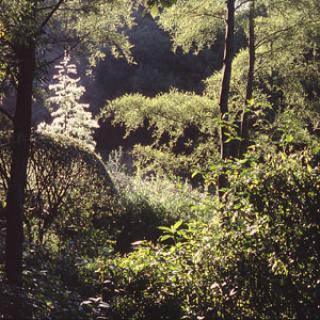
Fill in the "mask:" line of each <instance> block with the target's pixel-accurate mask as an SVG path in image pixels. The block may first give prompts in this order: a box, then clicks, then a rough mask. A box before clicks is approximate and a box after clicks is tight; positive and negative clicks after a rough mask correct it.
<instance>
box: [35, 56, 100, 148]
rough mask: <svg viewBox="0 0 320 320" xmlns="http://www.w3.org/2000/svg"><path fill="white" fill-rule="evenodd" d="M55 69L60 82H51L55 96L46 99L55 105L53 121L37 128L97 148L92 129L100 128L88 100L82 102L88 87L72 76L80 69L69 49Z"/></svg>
mask: <svg viewBox="0 0 320 320" xmlns="http://www.w3.org/2000/svg"><path fill="white" fill-rule="evenodd" d="M56 69H57V70H58V74H56V75H55V76H54V79H55V80H57V83H55V84H52V85H50V86H49V89H50V90H51V92H52V96H51V97H49V98H48V100H47V102H48V105H49V107H50V106H51V107H52V106H53V109H54V111H53V112H52V114H51V115H52V117H53V121H52V122H51V124H46V123H44V122H42V123H40V125H39V126H38V130H39V131H41V132H45V133H48V134H51V135H53V136H55V135H60V136H67V137H69V138H71V139H75V140H76V141H77V142H78V143H80V144H82V145H84V146H86V147H87V148H89V149H90V150H91V151H94V148H95V141H94V139H93V130H94V129H95V128H98V122H97V121H96V120H94V119H92V114H91V113H90V112H89V111H87V109H88V108H89V104H85V103H81V102H80V98H81V96H82V94H83V93H84V91H85V89H84V87H83V86H81V85H79V81H80V78H77V79H74V78H72V77H71V75H74V76H75V75H76V74H77V69H76V66H75V65H74V64H70V56H69V55H68V54H67V53H66V54H65V57H64V59H63V60H62V61H61V63H60V64H59V65H57V66H56Z"/></svg>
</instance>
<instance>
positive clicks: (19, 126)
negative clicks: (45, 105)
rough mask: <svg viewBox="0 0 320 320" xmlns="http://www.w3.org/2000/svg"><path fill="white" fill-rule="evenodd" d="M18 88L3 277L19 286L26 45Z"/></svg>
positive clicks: (26, 135)
mask: <svg viewBox="0 0 320 320" xmlns="http://www.w3.org/2000/svg"><path fill="white" fill-rule="evenodd" d="M16 54H17V58H18V60H19V65H18V88H17V100H16V110H15V116H14V132H13V141H12V142H13V143H12V160H11V172H10V180H9V184H8V193H7V206H6V218H7V232H6V270H5V271H6V277H7V279H8V282H9V283H10V284H12V285H16V286H19V287H20V286H22V250H23V248H22V247H23V207H24V200H25V186H26V180H27V164H28V158H29V147H30V134H31V115H32V89H33V78H34V69H35V46H34V44H33V41H29V42H28V41H27V40H26V42H25V43H24V44H21V45H18V46H17V48H16Z"/></svg>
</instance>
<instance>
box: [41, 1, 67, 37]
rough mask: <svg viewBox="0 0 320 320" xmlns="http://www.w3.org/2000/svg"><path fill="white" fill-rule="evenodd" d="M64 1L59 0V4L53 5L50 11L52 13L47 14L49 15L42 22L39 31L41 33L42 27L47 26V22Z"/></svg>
mask: <svg viewBox="0 0 320 320" xmlns="http://www.w3.org/2000/svg"><path fill="white" fill-rule="evenodd" d="M63 2H64V0H59V1H58V2H57V4H56V5H55V6H54V7H53V9H52V10H51V11H50V13H49V14H48V15H47V17H46V18H45V19H44V21H43V22H42V23H41V25H40V28H39V31H38V33H41V31H42V29H43V28H44V27H45V26H46V24H47V23H48V22H49V20H50V19H51V17H52V16H53V15H54V13H55V12H56V11H57V10H58V9H59V7H60V6H61V4H62V3H63Z"/></svg>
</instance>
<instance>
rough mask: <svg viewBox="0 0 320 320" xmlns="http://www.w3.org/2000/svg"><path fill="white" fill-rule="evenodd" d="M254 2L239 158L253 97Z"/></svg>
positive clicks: (246, 136)
mask: <svg viewBox="0 0 320 320" xmlns="http://www.w3.org/2000/svg"><path fill="white" fill-rule="evenodd" d="M254 15H255V0H251V3H250V9H249V39H248V40H249V71H248V80H247V88H246V104H245V107H244V109H243V112H242V119H241V133H240V137H241V142H240V149H239V157H242V156H243V155H244V154H245V153H246V152H247V150H248V146H249V130H250V114H251V113H250V110H249V108H250V100H252V97H253V88H254V72H255V62H256V48H255V21H254Z"/></svg>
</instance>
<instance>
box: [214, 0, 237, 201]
mask: <svg viewBox="0 0 320 320" xmlns="http://www.w3.org/2000/svg"><path fill="white" fill-rule="evenodd" d="M226 6H227V14H226V21H225V28H226V30H225V44H224V59H223V77H222V84H221V92H220V102H219V106H220V117H221V120H222V121H224V122H226V121H228V112H229V108H228V102H229V92H230V82H231V71H232V60H233V46H234V14H235V0H227V1H226ZM227 140H228V128H227V127H226V125H224V124H222V125H221V128H220V154H221V159H222V160H223V161H224V160H226V159H228V158H230V155H231V150H230V143H228V142H227ZM227 186H228V178H227V176H226V174H225V172H222V173H221V174H220V176H219V181H218V189H219V195H220V198H221V197H222V195H223V191H222V189H223V188H226V187H227Z"/></svg>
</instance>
